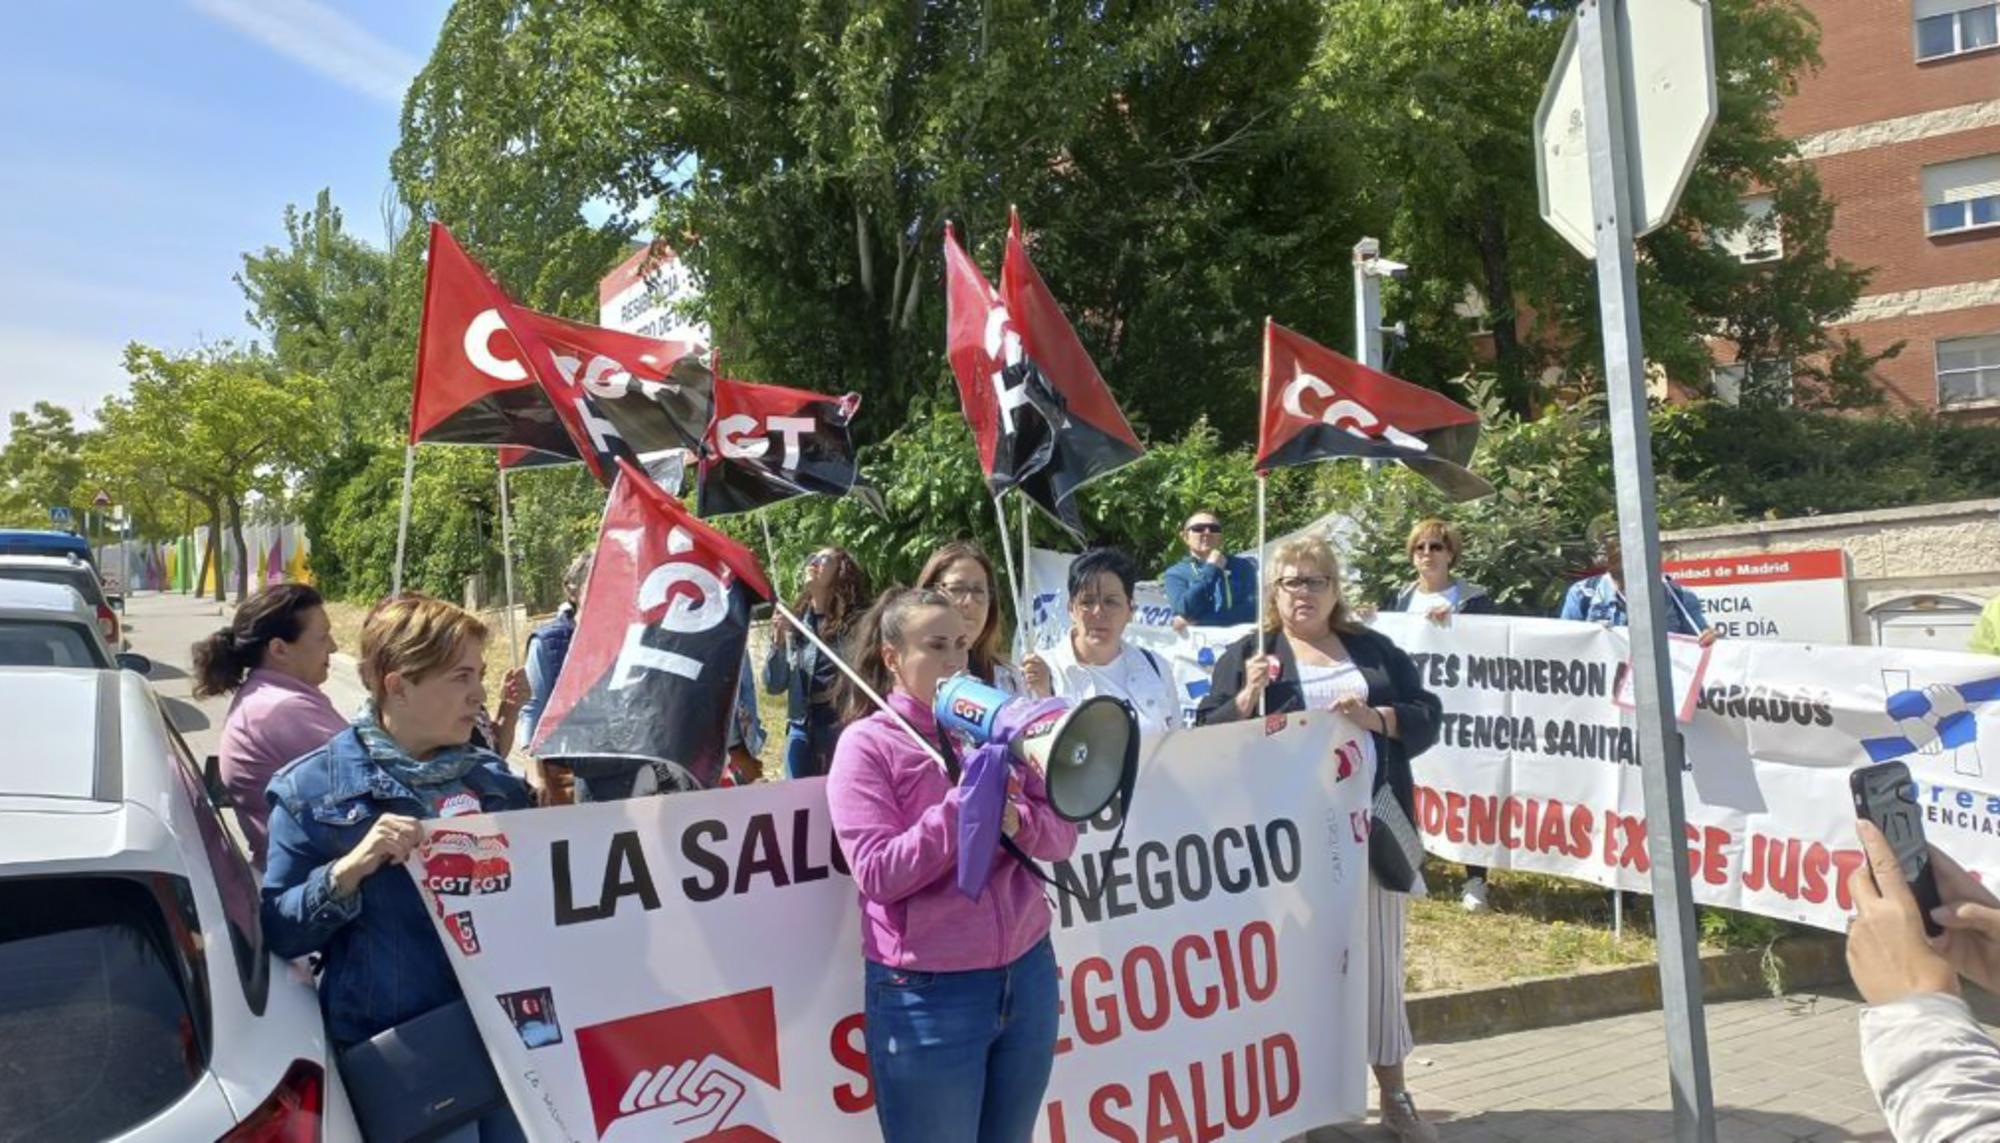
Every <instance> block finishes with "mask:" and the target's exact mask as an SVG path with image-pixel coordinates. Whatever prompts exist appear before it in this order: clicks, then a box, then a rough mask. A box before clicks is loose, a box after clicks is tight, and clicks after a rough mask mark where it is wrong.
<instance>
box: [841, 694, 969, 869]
mask: <svg viewBox="0 0 2000 1143" xmlns="http://www.w3.org/2000/svg"><path fill="white" fill-rule="evenodd" d="M882 749H883V748H882V746H881V744H880V743H877V742H871V741H867V740H865V739H857V738H856V737H855V736H854V732H853V731H852V730H850V731H849V732H848V733H847V734H844V735H842V736H841V739H840V743H839V745H837V746H836V747H834V759H833V767H832V773H831V774H830V775H829V776H828V779H827V784H826V802H827V810H828V812H829V814H830V815H831V816H832V818H833V830H834V836H836V837H837V838H839V839H840V850H841V852H842V853H845V854H846V855H847V864H848V868H849V869H850V870H851V871H852V872H853V875H854V885H855V887H856V888H857V889H859V890H860V891H861V895H862V896H864V897H866V898H868V899H869V900H870V901H874V902H877V903H878V904H883V905H890V904H894V903H895V902H897V901H900V900H902V899H903V898H905V897H908V896H909V895H910V894H912V893H915V892H916V891H918V890H919V889H922V888H924V887H925V886H927V885H929V884H931V883H932V882H933V881H936V880H937V879H938V878H940V877H943V876H945V875H946V874H948V873H950V872H951V871H953V870H954V869H956V868H957V863H958V799H959V793H958V787H956V786H954V787H952V788H951V790H949V791H948V792H946V794H945V796H944V798H943V799H942V800H941V801H939V802H937V803H935V804H933V805H931V806H930V807H928V808H927V809H925V810H924V812H923V813H921V814H919V815H917V820H916V821H914V822H912V823H910V824H909V825H907V826H905V825H904V824H903V815H902V810H901V808H900V807H899V806H898V805H897V804H896V796H895V783H894V780H893V779H892V778H891V777H890V775H889V773H888V771H887V764H886V760H885V759H884V758H883V757H882V756H881V753H880V752H881V750H882Z"/></svg>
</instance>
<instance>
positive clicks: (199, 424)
mask: <svg viewBox="0 0 2000 1143" xmlns="http://www.w3.org/2000/svg"><path fill="white" fill-rule="evenodd" d="M125 371H126V372H127V373H128V374H130V375H131V377H132V385H131V391H130V393H129V394H127V395H125V396H122V397H114V398H112V399H111V400H109V401H107V402H105V404H104V407H103V409H102V410H101V411H100V412H99V415H98V421H99V424H100V425H101V426H102V428H101V435H100V439H99V440H98V441H97V442H96V447H95V448H94V449H93V451H92V458H93V461H94V462H95V463H96V464H98V465H99V466H101V467H103V468H104V469H106V470H108V471H113V472H116V473H118V474H119V475H121V476H122V477H123V478H125V479H126V480H128V481H131V482H136V483H145V482H150V483H154V484H158V485H161V486H164V487H167V488H171V489H173V490H175V491H177V492H179V493H181V494H182V495H184V496H186V497H187V498H188V499H190V500H192V501H193V502H195V503H197V504H199V505H201V506H202V508H203V510H204V511H205V513H206V515H207V517H208V521H209V537H210V543H209V550H208V552H207V553H205V555H204V559H205V561H206V562H207V565H208V566H210V567H218V566H220V565H219V563H218V561H219V558H220V555H221V548H220V537H221V534H222V530H223V528H224V527H227V528H228V529H229V532H230V536H231V539H232V541H233V542H234V544H235V548H236V564H237V570H238V575H237V583H236V597H237V599H238V601H241V600H242V599H243V598H244V597H245V596H246V595H247V594H248V591H249V584H248V568H249V559H248V552H247V550H246V545H245V543H244V539H243V512H244V501H245V498H246V497H248V496H249V495H251V494H252V493H258V494H262V495H266V496H277V495H282V494H283V492H284V490H285V480H286V477H287V476H288V475H290V474H291V473H293V472H295V471H298V470H299V469H300V468H302V467H304V466H305V465H307V464H309V463H310V462H311V461H312V460H313V458H314V457H315V456H316V455H317V454H318V452H319V451H320V447H321V444H322V441H323V438H324V428H323V426H324V423H325V421H324V419H325V417H326V408H325V404H326V401H325V393H324V389H323V387H322V386H321V384H320V383H319V382H318V381H317V380H315V379H313V378H310V377H304V376H299V375H286V374H282V373H280V372H279V370H278V369H277V367H276V365H275V363H274V362H273V361H272V360H271V358H270V357H269V356H268V355H266V354H264V353H262V352H259V351H256V350H244V349H239V348H236V347H234V346H231V345H227V344H224V345H220V346H214V347H210V348H207V349H202V350H198V351H196V352H193V353H186V354H168V353H165V352H163V351H161V350H158V349H153V348H151V347H149V346H145V345H140V344H137V343H134V344H133V345H131V346H128V347H127V348H126V351H125ZM215 581H216V582H215V595H216V599H217V600H220V599H222V598H223V591H224V584H223V577H222V576H220V575H217V576H216V577H215Z"/></svg>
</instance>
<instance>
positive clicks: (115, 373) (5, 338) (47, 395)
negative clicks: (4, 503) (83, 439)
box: [0, 325, 130, 434]
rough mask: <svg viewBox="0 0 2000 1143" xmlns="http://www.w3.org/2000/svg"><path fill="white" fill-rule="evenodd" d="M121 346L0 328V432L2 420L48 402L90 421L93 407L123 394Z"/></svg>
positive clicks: (30, 330) (3, 424) (24, 328)
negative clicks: (36, 403)
mask: <svg viewBox="0 0 2000 1143" xmlns="http://www.w3.org/2000/svg"><path fill="white" fill-rule="evenodd" d="M124 360H125V343H124V342H122V341H102V340H98V339H95V338H89V337H78V336H75V335H72V334H62V333H48V332H45V331H43V330H39V329H30V328H27V327H24V326H10V325H0V434H4V432H5V425H6V423H7V417H8V416H9V415H10V414H12V413H14V412H15V411H17V410H21V411H25V410H27V409H29V408H31V407H33V405H34V403H35V402H36V401H50V402H53V403H55V404H58V405H62V406H64V407H66V408H68V409H69V411H70V412H72V413H74V414H76V417H77V420H78V421H79V422H82V423H85V424H89V423H94V421H95V419H96V418H95V416H94V413H95V411H96V409H97V406H98V405H100V404H102V403H103V401H104V399H105V398H106V397H109V396H112V395H113V394H116V393H122V392H124V391H125V387H126V384H127V383H128V381H129V380H130V379H129V378H127V377H126V376H125V366H124Z"/></svg>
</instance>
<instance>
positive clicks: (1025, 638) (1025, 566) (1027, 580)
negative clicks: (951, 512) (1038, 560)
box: [1014, 488, 1035, 655]
mask: <svg viewBox="0 0 2000 1143" xmlns="http://www.w3.org/2000/svg"><path fill="white" fill-rule="evenodd" d="M1014 495H1016V496H1017V497H1019V498H1020V500H1021V595H1022V597H1023V599H1024V600H1025V601H1026V604H1025V606H1023V607H1022V608H1021V632H1022V635H1021V645H1022V646H1023V647H1025V648H1027V651H1028V653H1029V654H1031V655H1032V654H1034V652H1035V549H1034V546H1033V544H1032V542H1031V541H1030V540H1029V539H1028V513H1029V511H1030V510H1031V509H1030V508H1029V505H1028V494H1027V493H1025V492H1022V491H1021V490H1020V489H1019V488H1016V489H1015V490H1014Z"/></svg>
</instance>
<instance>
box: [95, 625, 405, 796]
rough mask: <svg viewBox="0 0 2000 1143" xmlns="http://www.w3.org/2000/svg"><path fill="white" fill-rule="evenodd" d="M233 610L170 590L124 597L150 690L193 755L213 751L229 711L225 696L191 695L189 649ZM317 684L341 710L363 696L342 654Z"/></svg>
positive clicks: (349, 662) (130, 629)
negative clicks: (148, 670)
mask: <svg viewBox="0 0 2000 1143" xmlns="http://www.w3.org/2000/svg"><path fill="white" fill-rule="evenodd" d="M233 613H234V608H233V607H232V606H230V605H226V604H220V603H217V602H215V601H214V600H213V599H196V598H194V597H193V596H187V595H180V594H177V593H174V592H153V591H142V592H138V593H136V594H134V595H132V596H129V597H128V598H127V599H126V601H125V630H126V633H127V636H128V637H129V638H130V639H131V642H132V650H134V651H137V652H138V653H139V654H141V655H144V656H146V657H147V658H149V659H151V660H152V661H153V672H152V674H151V675H150V676H149V678H151V680H152V683H153V690H154V691H155V692H157V693H158V694H159V696H160V699H161V702H162V705H164V706H165V707H166V710H167V716H168V717H169V718H171V719H173V722H174V726H175V728H176V729H177V730H179V731H180V732H181V735H182V737H184V738H186V739H187V742H188V746H190V747H191V748H193V750H194V753H195V757H197V758H202V757H206V756H208V755H210V754H213V753H215V752H216V747H217V746H218V745H219V744H220V742H221V740H222V723H223V720H224V719H225V718H227V717H228V715H229V696H227V695H224V696H222V697H220V698H210V699H198V698H195V697H194V679H193V676H192V675H191V674H190V672H191V670H192V669H193V657H194V656H193V648H194V644H195V643H196V641H198V640H200V639H202V638H204V637H206V636H207V635H209V634H210V633H212V632H213V631H215V630H216V629H217V628H219V627H221V626H222V625H223V624H225V623H227V622H229V616H230V615H231V614H233ZM322 689H323V690H325V691H326V694H327V697H328V698H330V699H332V700H333V705H334V707H335V708H336V709H338V710H340V711H341V712H343V713H348V712H352V711H353V710H355V709H356V708H358V707H359V706H360V705H361V701H362V700H363V699H364V698H366V697H367V692H366V691H365V690H363V689H362V686H361V676H360V675H359V674H358V673H357V672H356V671H355V669H354V659H353V658H352V657H351V656H349V655H346V654H336V655H335V656H334V657H333V672H332V674H331V676H330V677H328V679H327V681H326V685H325V686H324V687H323V688H322Z"/></svg>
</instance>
